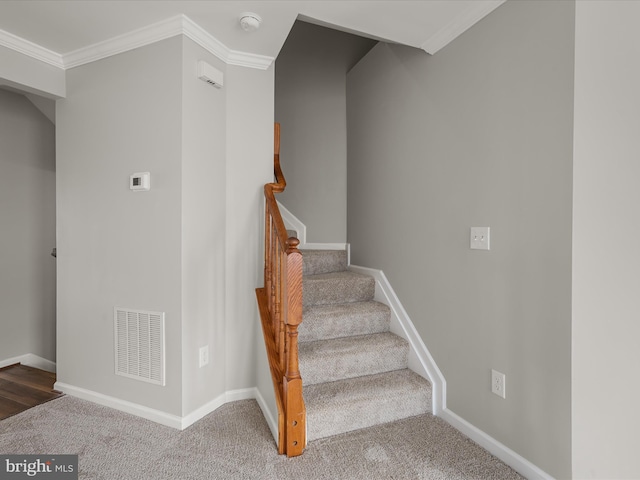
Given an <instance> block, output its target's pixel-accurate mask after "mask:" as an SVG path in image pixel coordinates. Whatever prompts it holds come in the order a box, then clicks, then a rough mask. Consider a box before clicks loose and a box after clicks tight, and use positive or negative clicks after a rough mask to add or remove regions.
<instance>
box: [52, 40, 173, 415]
mask: <svg viewBox="0 0 640 480" xmlns="http://www.w3.org/2000/svg"><path fill="white" fill-rule="evenodd" d="M67 87H68V95H67V98H65V99H63V100H60V101H59V104H58V112H57V129H56V131H57V167H58V168H57V174H58V175H57V211H58V381H59V382H62V383H66V384H70V385H73V386H75V387H80V388H84V389H87V390H90V391H93V392H98V393H101V394H104V395H108V396H112V397H116V398H119V399H122V400H127V401H130V402H134V403H137V404H140V405H145V406H147V407H150V408H154V409H157V410H161V411H164V412H167V413H170V414H173V415H182V352H183V348H182V323H181V322H182V316H181V314H182V283H181V282H182V256H181V242H182V216H181V212H182V163H181V159H182V135H181V133H182V37H174V38H171V39H168V40H164V41H161V42H158V43H155V44H153V45H149V46H146V47H143V48H138V49H135V50H131V51H129V52H126V53H122V54H119V55H115V56H112V57H109V58H106V59H103V60H99V61H97V62H93V63H89V64H86V65H82V66H80V67H76V68H73V69H70V70H68V71H67ZM144 171H149V172H151V191H149V192H145V193H134V192H132V191H130V190H129V185H128V183H129V175H131V174H132V173H135V172H144ZM115 306H119V307H125V308H134V309H142V310H152V311H160V312H165V313H166V326H165V332H166V333H165V335H166V370H167V373H166V379H167V380H166V386H165V387H161V386H157V385H152V384H149V383H145V382H140V381H136V380H133V379H128V378H125V377H122V376H116V375H115V374H114V335H113V308H114V307H115Z"/></svg>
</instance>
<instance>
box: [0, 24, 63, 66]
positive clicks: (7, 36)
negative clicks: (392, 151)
mask: <svg viewBox="0 0 640 480" xmlns="http://www.w3.org/2000/svg"><path fill="white" fill-rule="evenodd" d="M0 46H3V47H7V48H9V49H11V50H14V51H16V52H19V53H22V54H23V55H26V56H28V57H31V58H35V59H36V60H40V61H41V62H44V63H48V64H49V65H53V66H54V67H58V68H62V69H64V62H63V59H62V55H60V54H58V53H56V52H52V51H51V50H48V49H46V48H44V47H41V46H40V45H37V44H35V43H33V42H30V41H29V40H25V39H24V38H20V37H18V36H17V35H14V34H13V33H9V32H5V31H4V30H0Z"/></svg>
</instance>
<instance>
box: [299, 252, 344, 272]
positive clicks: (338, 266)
mask: <svg viewBox="0 0 640 480" xmlns="http://www.w3.org/2000/svg"><path fill="white" fill-rule="evenodd" d="M301 251H302V260H303V266H302V274H303V275H318V274H322V273H331V272H342V271H344V270H346V269H347V252H346V251H345V250H301Z"/></svg>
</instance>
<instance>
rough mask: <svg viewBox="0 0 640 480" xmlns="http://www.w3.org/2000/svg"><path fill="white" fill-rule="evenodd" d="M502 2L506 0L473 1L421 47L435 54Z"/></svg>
mask: <svg viewBox="0 0 640 480" xmlns="http://www.w3.org/2000/svg"><path fill="white" fill-rule="evenodd" d="M504 2H506V0H484V1H482V2H473V3H472V5H471V6H470V7H469V8H468V9H466V10H465V11H463V12H462V13H461V14H460V15H458V16H456V18H454V19H453V20H452V21H451V22H449V23H448V24H447V25H445V26H444V27H443V28H441V29H440V30H439V31H438V32H437V33H436V34H435V35H432V36H431V37H430V38H429V39H428V40H427V41H426V42H424V43H423V44H422V49H423V50H424V51H425V52H427V53H429V54H431V55H433V54H435V53H436V52H437V51H438V50H440V49H441V48H443V47H445V46H446V45H448V44H449V43H450V42H452V41H453V40H454V39H455V38H456V37H458V36H459V35H461V34H462V33H464V32H465V31H466V30H468V29H469V28H471V26H472V25H474V24H476V23H477V22H479V21H480V20H482V19H483V18H484V17H486V16H487V15H489V14H490V13H491V12H493V11H494V10H495V9H496V8H498V7H499V6H500V5H502V4H503V3H504Z"/></svg>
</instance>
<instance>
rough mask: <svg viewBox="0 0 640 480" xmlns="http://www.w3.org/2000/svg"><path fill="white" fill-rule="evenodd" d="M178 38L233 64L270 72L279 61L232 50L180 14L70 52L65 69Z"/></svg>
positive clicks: (65, 61)
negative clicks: (272, 66) (184, 37)
mask: <svg viewBox="0 0 640 480" xmlns="http://www.w3.org/2000/svg"><path fill="white" fill-rule="evenodd" d="M177 35H185V36H186V37H188V38H190V39H191V40H193V41H194V42H196V43H197V44H198V45H200V46H201V47H202V48H204V49H205V50H207V51H208V52H210V53H212V54H213V55H215V56H216V57H218V58H219V59H220V60H222V61H223V62H225V63H227V64H229V65H240V66H243V67H248V68H257V69H260V70H266V69H267V68H269V66H270V65H271V64H272V63H273V61H274V60H275V59H274V58H273V57H267V56H265V55H257V54H253V53H246V52H238V51H235V50H231V49H230V48H228V47H227V46H226V45H224V44H223V43H222V42H220V41H219V40H218V39H217V38H215V37H214V36H213V35H211V34H210V33H209V32H207V31H205V30H204V29H203V28H202V27H200V26H199V25H198V24H197V23H195V22H194V21H193V20H191V19H190V18H189V17H187V16H185V15H177V16H175V17H171V18H168V19H166V20H163V21H161V22H158V23H154V24H152V25H148V26H146V27H143V28H139V29H137V30H134V31H132V32H129V33H125V34H124V35H120V36H118V37H115V38H112V39H109V40H105V41H104V42H100V43H96V44H94V45H89V46H88V47H85V48H81V49H79V50H76V51H74V52H70V53H68V54H66V55H64V56H63V61H64V67H65V68H73V67H77V66H79V65H84V64H85V63H90V62H95V61H96V60H100V59H101V58H106V57H110V56H112V55H117V54H118V53H123V52H126V51H129V50H133V49H134V48H139V47H143V46H145V45H150V44H152V43H155V42H159V41H161V40H165V39H167V38H171V37H175V36H177Z"/></svg>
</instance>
